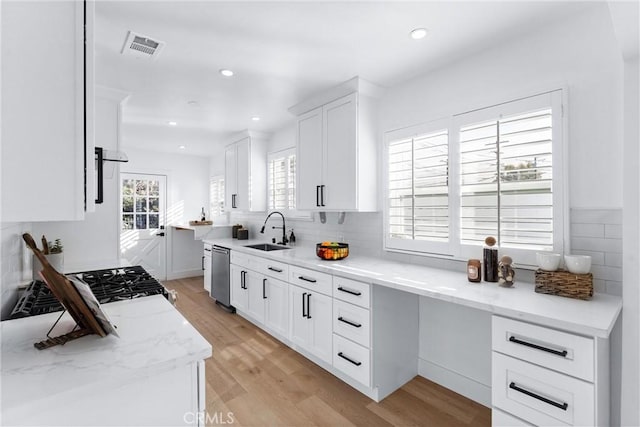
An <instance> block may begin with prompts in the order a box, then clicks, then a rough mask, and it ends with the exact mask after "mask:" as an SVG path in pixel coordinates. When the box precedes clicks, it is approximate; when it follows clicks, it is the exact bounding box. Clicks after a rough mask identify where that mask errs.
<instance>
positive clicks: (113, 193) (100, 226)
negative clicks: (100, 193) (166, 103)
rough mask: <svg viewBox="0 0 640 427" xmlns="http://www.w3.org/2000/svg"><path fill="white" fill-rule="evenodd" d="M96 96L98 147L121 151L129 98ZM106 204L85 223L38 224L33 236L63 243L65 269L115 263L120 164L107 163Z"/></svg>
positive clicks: (88, 215) (114, 93)
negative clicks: (124, 107)
mask: <svg viewBox="0 0 640 427" xmlns="http://www.w3.org/2000/svg"><path fill="white" fill-rule="evenodd" d="M97 95H102V96H96V105H95V109H96V110H95V111H96V122H95V130H96V132H95V142H96V147H102V148H104V149H106V150H115V151H117V150H119V149H120V147H119V140H120V138H119V122H120V109H121V107H120V102H121V101H122V100H123V99H124V98H125V96H126V94H123V93H121V92H117V91H111V90H108V89H104V88H101V89H100V90H98V91H97ZM104 165H105V179H104V180H103V183H104V202H103V203H102V204H97V205H96V210H95V212H89V213H86V214H85V219H84V221H55V222H35V223H33V226H32V232H33V236H34V238H35V239H36V241H39V238H40V236H42V235H45V236H46V237H47V239H48V240H49V241H53V240H55V239H58V238H59V239H61V240H62V243H63V245H64V258H65V265H73V264H76V265H79V264H84V263H87V262H92V261H99V262H102V261H106V262H109V261H115V260H117V259H118V258H120V253H119V249H118V233H119V222H118V214H117V212H118V206H119V202H118V197H119V190H118V185H119V180H118V168H119V163H115V162H105V163H104Z"/></svg>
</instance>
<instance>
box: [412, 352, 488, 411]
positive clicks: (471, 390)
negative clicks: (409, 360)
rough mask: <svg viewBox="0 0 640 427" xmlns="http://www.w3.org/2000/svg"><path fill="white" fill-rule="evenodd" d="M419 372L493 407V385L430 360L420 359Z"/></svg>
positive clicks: (427, 377) (467, 396) (429, 378)
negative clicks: (480, 381)
mask: <svg viewBox="0 0 640 427" xmlns="http://www.w3.org/2000/svg"><path fill="white" fill-rule="evenodd" d="M418 374H419V375H420V376H421V377H424V378H426V379H428V380H430V381H433V382H434V383H437V384H440V385H441V386H443V387H446V388H448V389H449V390H453V391H455V392H456V393H458V394H461V395H463V396H464V397H466V398H468V399H471V400H473V401H474V402H477V403H479V404H481V405H484V406H486V407H487V408H491V386H489V385H486V384H482V383H479V382H477V381H475V380H472V379H471V378H468V377H465V376H464V375H460V374H459V373H457V372H454V371H450V370H448V369H447V368H444V367H442V366H439V365H436V364H434V363H432V362H429V361H428V360H424V359H418Z"/></svg>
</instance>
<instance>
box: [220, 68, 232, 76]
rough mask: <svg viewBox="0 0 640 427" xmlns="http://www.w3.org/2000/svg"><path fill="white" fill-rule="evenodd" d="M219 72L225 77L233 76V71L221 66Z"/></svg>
mask: <svg viewBox="0 0 640 427" xmlns="http://www.w3.org/2000/svg"><path fill="white" fill-rule="evenodd" d="M220 74H222V75H223V76H225V77H231V76H233V71H231V70H227V69H225V68H223V69H221V70H220Z"/></svg>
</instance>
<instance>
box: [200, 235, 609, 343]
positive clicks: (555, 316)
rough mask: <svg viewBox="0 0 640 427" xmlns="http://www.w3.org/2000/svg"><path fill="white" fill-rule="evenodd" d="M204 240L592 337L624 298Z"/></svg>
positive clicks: (310, 249) (305, 249)
mask: <svg viewBox="0 0 640 427" xmlns="http://www.w3.org/2000/svg"><path fill="white" fill-rule="evenodd" d="M204 242H205V243H210V244H214V245H218V246H223V247H226V248H229V249H231V250H235V251H238V252H243V253H246V254H251V255H255V256H260V257H264V258H268V259H273V260H276V261H280V262H284V263H287V264H292V265H297V266H300V267H305V268H309V269H312V270H317V271H321V272H326V273H330V274H333V275H336V276H341V277H346V278H349V279H354V280H360V281H364V282H368V283H372V284H374V285H379V286H385V287H388V288H394V289H399V290H401V291H405V292H409V293H413V294H416V295H422V296H425V297H429V298H434V299H438V300H442V301H447V302H451V303H454V304H460V305H464V306H467V307H472V308H476V309H479V310H483V311H488V312H491V313H494V314H498V315H503V316H507V317H511V318H515V319H521V320H524V321H528V322H533V323H537V324H540V325H545V326H549V327H552V328H557V329H564V330H568V331H571V332H574V333H578V334H583V335H588V336H595V337H601V338H607V337H609V334H610V333H611V330H612V329H613V326H614V324H615V322H616V319H617V318H618V315H619V314H620V311H621V309H622V299H621V298H620V297H617V296H613V295H606V294H601V293H595V294H594V296H593V298H592V299H591V300H589V301H582V300H577V299H572V298H564V297H559V296H554V295H545V294H538V293H535V292H534V284H533V283H526V282H522V281H518V278H517V277H516V283H515V285H514V286H513V287H512V288H502V287H500V286H498V284H497V283H488V282H481V283H470V282H469V281H468V280H467V275H466V271H464V270H462V271H451V270H444V269H438V268H432V267H426V266H421V265H417V264H409V263H401V262H395V261H388V260H385V259H384V258H374V257H366V256H359V255H358V254H354V253H353V251H351V252H350V254H349V256H348V257H347V258H345V259H343V260H340V261H325V260H322V259H320V258H318V257H317V256H316V254H315V246H308V245H304V246H295V247H293V248H292V249H288V250H279V251H269V252H265V251H260V250H257V249H251V248H246V247H244V246H245V245H250V244H253V243H264V240H262V241H260V240H237V239H230V238H225V239H205V240H204Z"/></svg>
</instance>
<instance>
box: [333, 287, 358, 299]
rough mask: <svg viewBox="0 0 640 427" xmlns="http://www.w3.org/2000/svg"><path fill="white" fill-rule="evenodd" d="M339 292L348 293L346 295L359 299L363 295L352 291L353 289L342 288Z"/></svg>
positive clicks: (339, 288)
mask: <svg viewBox="0 0 640 427" xmlns="http://www.w3.org/2000/svg"><path fill="white" fill-rule="evenodd" d="M338 290H339V291H341V292H346V293H348V294H351V295H355V296H357V297H359V296H360V295H362V292H358V291H352V290H351V289H347V288H343V287H342V286H340V287H338Z"/></svg>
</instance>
